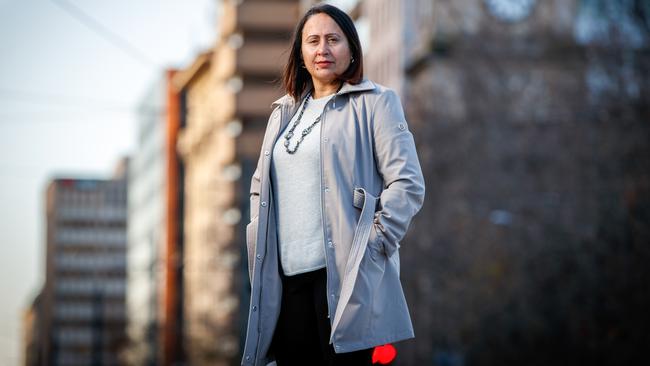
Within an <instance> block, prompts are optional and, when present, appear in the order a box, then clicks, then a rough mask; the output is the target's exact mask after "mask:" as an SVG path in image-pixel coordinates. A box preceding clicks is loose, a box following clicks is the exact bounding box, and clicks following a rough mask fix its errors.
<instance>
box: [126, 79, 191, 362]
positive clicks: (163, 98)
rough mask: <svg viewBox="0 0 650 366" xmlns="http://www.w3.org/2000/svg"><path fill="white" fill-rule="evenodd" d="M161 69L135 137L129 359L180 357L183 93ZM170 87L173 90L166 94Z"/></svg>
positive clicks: (130, 201)
mask: <svg viewBox="0 0 650 366" xmlns="http://www.w3.org/2000/svg"><path fill="white" fill-rule="evenodd" d="M172 75H173V71H169V72H167V73H165V74H164V75H162V76H161V77H160V79H159V80H158V81H157V82H156V83H154V84H153V85H152V87H151V88H150V91H149V92H148V94H147V95H146V96H145V97H144V98H143V99H142V101H141V106H140V108H139V115H140V125H139V127H138V143H137V147H136V151H135V153H134V155H133V157H132V161H131V164H130V167H129V170H130V173H129V195H128V208H129V218H128V248H129V250H128V259H129V260H128V291H127V304H128V336H129V346H128V347H127V348H126V350H125V352H124V358H125V362H126V363H128V364H130V365H168V364H172V363H173V362H180V361H181V360H182V357H183V356H182V347H181V344H182V341H181V336H182V332H181V331H180V329H181V327H182V316H181V314H180V310H179V309H180V308H181V305H180V304H181V302H182V291H181V286H182V276H181V268H180V266H179V263H180V258H181V251H182V237H181V236H180V235H179V234H178V230H179V227H180V225H181V224H180V221H181V217H182V205H181V202H180V199H181V198H182V197H181V195H180V188H179V185H180V184H182V167H181V166H180V164H179V163H178V161H177V159H176V148H175V145H176V143H175V141H176V137H175V136H176V131H177V128H178V121H179V113H180V112H179V110H178V98H177V96H176V95H175V93H174V91H173V89H171V86H170V85H169V83H170V79H171V77H172ZM170 93H171V95H169V94H170Z"/></svg>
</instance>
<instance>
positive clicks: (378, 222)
mask: <svg viewBox="0 0 650 366" xmlns="http://www.w3.org/2000/svg"><path fill="white" fill-rule="evenodd" d="M372 116H373V119H372V121H373V134H374V136H373V138H374V154H375V162H376V166H377V170H378V172H379V174H380V175H381V177H382V179H383V183H384V187H383V190H382V192H381V195H380V196H379V208H378V211H376V212H375V218H374V229H375V230H372V231H371V234H370V239H369V240H370V241H371V242H372V241H373V240H374V241H375V242H377V243H378V244H379V245H380V246H383V249H384V251H385V253H386V255H387V256H389V257H390V256H392V255H393V253H395V251H396V250H397V249H398V248H399V242H400V241H401V240H402V238H403V237H404V235H405V234H406V230H407V229H408V226H409V223H410V222H411V219H412V218H413V216H415V214H416V213H417V212H418V211H419V210H420V208H421V207H422V203H423V201H424V191H425V187H424V177H423V176H422V169H421V168H420V162H419V160H418V156H417V152H416V150H415V142H414V140H413V135H412V134H411V132H410V131H409V128H408V124H407V122H406V119H405V118H404V111H403V110H402V104H401V102H400V99H399V97H398V96H397V94H396V93H395V92H394V91H392V90H390V89H387V90H386V91H384V92H382V93H381V95H380V96H379V97H378V99H377V102H376V103H375V105H374V107H373V112H372Z"/></svg>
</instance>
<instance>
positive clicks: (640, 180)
mask: <svg viewBox="0 0 650 366" xmlns="http://www.w3.org/2000/svg"><path fill="white" fill-rule="evenodd" d="M411 3H412V2H410V1H394V2H393V1H385V2H383V1H374V0H369V1H365V2H364V4H363V6H362V7H361V9H362V10H364V9H365V11H368V12H370V14H366V15H365V16H367V17H368V18H369V19H370V33H371V35H370V39H371V42H370V44H369V45H368V47H367V50H366V52H367V54H368V58H367V60H368V63H369V64H368V70H369V73H368V74H369V76H370V77H371V78H375V79H376V80H377V81H379V82H380V83H385V84H388V85H390V86H393V87H398V86H399V85H401V88H402V93H401V94H402V100H403V101H404V105H405V108H406V115H407V119H408V120H409V124H410V128H411V130H412V131H413V133H414V136H415V140H416V144H417V147H418V152H419V156H420V162H421V164H422V167H423V171H424V173H425V180H426V182H427V198H426V201H425V205H424V207H423V208H422V211H421V212H420V214H419V215H418V216H417V217H416V218H415V220H414V221H413V223H412V226H411V229H410V231H409V234H408V235H407V237H406V238H405V240H404V241H403V242H402V246H401V260H402V267H401V268H402V277H401V278H402V281H403V283H404V285H405V292H406V297H407V300H408V301H409V305H410V309H411V311H412V316H413V319H414V326H415V333H416V336H417V338H416V339H415V340H412V341H407V342H403V343H400V344H398V345H397V346H398V351H399V355H398V358H397V361H396V364H399V365H443V364H444V365H476V364H518V365H536V364H540V363H546V364H553V363H557V362H563V363H573V364H601V365H602V364H606V365H616V364H625V363H638V362H639V361H638V360H646V361H644V362H647V360H648V356H647V353H646V352H645V347H644V342H647V340H648V337H647V334H645V333H644V330H643V327H640V326H638V324H639V321H647V319H648V318H647V315H646V312H645V311H642V310H641V309H642V307H640V305H639V304H650V297H649V296H647V295H643V296H641V295H639V292H637V291H634V290H625V289H632V288H635V289H636V288H641V287H642V286H644V285H643V283H647V281H648V279H649V278H650V272H649V271H648V270H647V266H645V265H644V264H643V263H647V261H648V260H650V253H649V252H648V251H647V250H645V249H641V248H640V247H638V246H637V245H638V243H641V242H647V232H648V222H647V214H646V213H647V208H648V207H650V189H649V188H648V184H647V177H648V166H650V160H649V159H650V158H649V157H650V150H649V147H650V144H648V139H647V136H649V134H650V131H649V127H648V126H649V125H648V123H647V121H648V120H649V119H650V116H649V114H648V108H647V107H645V106H646V105H648V100H650V98H649V97H648V96H649V95H650V89H649V85H650V82H648V81H649V80H650V78H649V75H650V58H649V57H648V50H649V49H650V42H649V41H650V30H649V29H648V28H649V27H648V24H650V23H649V22H648V19H650V9H648V7H647V6H646V5H645V3H644V2H643V1H598V0H568V1H550V0H549V1H541V0H537V1H535V0H527V1H510V0H454V1H443V0H436V1H428V2H424V3H428V4H424V3H423V4H421V5H420V6H417V7H416V8H415V9H414V10H416V12H415V13H413V11H405V9H408V6H410V4H411ZM413 3H415V2H413ZM382 6H386V7H390V8H387V9H392V10H390V11H389V12H388V13H385V12H386V10H380V9H378V8H379V7H382ZM378 14H384V15H378ZM388 14H390V15H388ZM429 14H431V15H430V16H431V17H432V18H431V19H432V20H431V21H430V22H429V23H428V24H425V23H422V22H420V20H419V18H420V17H421V16H426V17H428V16H429ZM394 15H398V17H399V18H401V19H392V18H391V17H392V16H394ZM410 24H416V25H417V26H416V27H415V29H416V30H417V32H416V33H415V34H416V35H415V36H413V37H412V38H411V36H410V35H409V28H408V26H405V25H410ZM400 28H401V31H400V30H399V29H400ZM393 32H395V33H396V34H393ZM393 49H395V50H400V49H402V51H400V52H396V53H399V54H400V55H401V56H399V57H398V56H395V55H391V54H390V52H389V51H382V50H393ZM404 49H406V50H404ZM377 50H378V51H377ZM373 52H377V55H381V54H382V52H386V56H385V57H384V56H379V58H380V59H381V60H380V61H379V63H381V62H386V63H387V64H388V65H389V66H386V67H385V70H389V71H386V73H387V74H388V75H386V73H384V72H383V71H382V72H375V71H373V69H374V68H375V67H376V66H375V65H374V64H373V63H375V62H376V60H374V59H373V57H374V56H373ZM391 57H395V58H396V59H397V58H401V60H402V61H401V66H399V67H396V66H395V64H397V63H399V62H398V61H393V60H390V58H391ZM378 68H379V69H380V70H384V66H381V67H378ZM400 79H401V81H395V82H393V81H391V80H400ZM644 220H645V221H644ZM642 222H644V223H642ZM623 263H625V264H623ZM646 294H647V292H646ZM596 299H598V300H596ZM603 303H607V304H615V305H611V306H602V304H603ZM613 314H626V315H624V316H623V315H621V316H620V317H619V316H615V315H613ZM614 329H615V330H614ZM635 359H636V360H637V361H633V360H635ZM558 360H562V361H558Z"/></svg>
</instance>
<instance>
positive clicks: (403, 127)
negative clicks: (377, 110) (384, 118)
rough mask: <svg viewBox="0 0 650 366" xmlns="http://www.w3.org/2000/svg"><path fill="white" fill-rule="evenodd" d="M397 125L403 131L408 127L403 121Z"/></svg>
mask: <svg viewBox="0 0 650 366" xmlns="http://www.w3.org/2000/svg"><path fill="white" fill-rule="evenodd" d="M397 127H398V128H399V129H400V130H402V131H404V130H405V129H406V126H405V125H404V124H403V123H400V124H398V125H397Z"/></svg>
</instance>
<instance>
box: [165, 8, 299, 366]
mask: <svg viewBox="0 0 650 366" xmlns="http://www.w3.org/2000/svg"><path fill="white" fill-rule="evenodd" d="M298 14H299V5H298V1H289V0H285V1H224V2H223V4H222V18H221V20H220V30H219V32H220V39H219V41H218V44H217V45H216V46H215V48H214V50H212V51H210V52H207V53H204V54H202V55H199V56H198V57H197V59H196V61H195V62H194V63H193V64H192V65H190V66H189V67H188V68H187V69H185V70H183V71H181V72H180V73H178V74H177V75H176V76H175V78H174V82H175V84H176V86H177V88H178V90H179V91H180V94H181V101H182V102H181V104H182V105H183V113H182V115H183V118H184V121H183V126H184V127H183V128H182V130H181V132H180V137H179V141H178V151H179V152H180V154H181V156H182V160H183V163H184V165H185V167H186V175H185V190H184V192H185V196H184V197H185V206H184V209H185V212H186V215H185V221H184V226H185V229H184V232H183V233H184V240H185V243H184V244H185V246H184V260H183V269H184V286H185V287H184V291H185V292H184V293H185V295H184V316H185V325H184V344H185V348H186V353H187V362H188V364H192V365H232V364H238V363H239V360H240V357H241V356H240V353H241V350H242V348H243V338H244V334H243V333H242V332H243V330H244V329H245V322H246V315H247V312H248V298H249V283H248V275H247V273H248V272H247V263H246V245H245V241H244V240H245V238H244V235H243V232H244V227H245V224H246V223H248V217H249V213H248V208H249V196H248V189H249V183H250V178H251V176H252V173H253V170H254V168H255V164H256V163H257V158H258V156H259V149H260V146H261V140H262V134H263V132H264V128H265V127H266V121H267V118H268V116H269V114H270V112H271V109H270V106H271V103H272V102H273V101H274V100H275V99H277V98H279V97H280V96H281V95H282V94H283V93H282V92H281V90H280V88H279V87H278V86H277V84H276V83H275V81H276V80H277V79H278V78H279V76H280V73H281V68H282V65H283V64H284V57H286V54H285V51H286V50H287V49H288V46H289V43H288V40H289V37H290V35H291V32H292V30H293V27H294V26H295V23H296V21H297V17H298Z"/></svg>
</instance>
